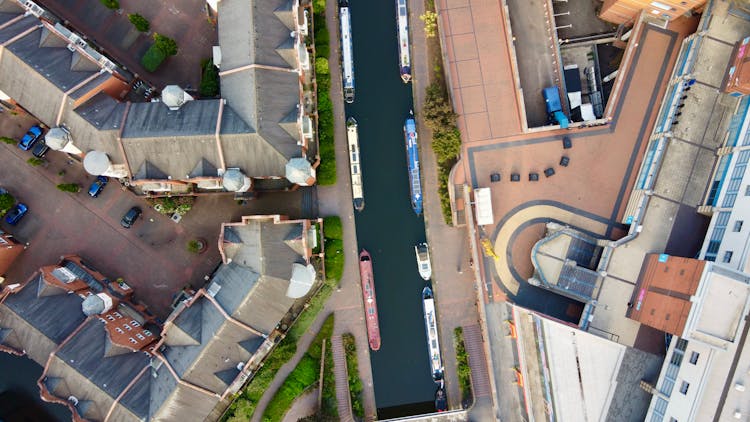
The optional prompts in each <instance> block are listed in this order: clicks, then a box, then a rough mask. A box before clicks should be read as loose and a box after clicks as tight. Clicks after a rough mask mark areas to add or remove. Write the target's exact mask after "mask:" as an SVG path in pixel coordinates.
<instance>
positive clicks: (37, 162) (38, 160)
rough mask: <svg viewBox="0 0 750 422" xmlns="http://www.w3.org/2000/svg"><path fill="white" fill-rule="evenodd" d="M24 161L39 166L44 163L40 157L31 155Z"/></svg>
mask: <svg viewBox="0 0 750 422" xmlns="http://www.w3.org/2000/svg"><path fill="white" fill-rule="evenodd" d="M26 162H27V163H29V164H30V165H32V166H34V167H36V166H41V165H42V164H44V160H43V159H41V158H37V157H31V158H29V159H28V160H26Z"/></svg>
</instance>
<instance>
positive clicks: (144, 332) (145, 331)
mask: <svg viewBox="0 0 750 422" xmlns="http://www.w3.org/2000/svg"><path fill="white" fill-rule="evenodd" d="M143 334H145V335H146V336H148V337H151V336H152V334H151V331H149V330H143Z"/></svg>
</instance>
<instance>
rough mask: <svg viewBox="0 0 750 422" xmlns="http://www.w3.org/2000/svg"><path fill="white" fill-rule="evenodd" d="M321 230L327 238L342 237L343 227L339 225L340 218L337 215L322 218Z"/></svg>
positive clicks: (340, 238)
mask: <svg viewBox="0 0 750 422" xmlns="http://www.w3.org/2000/svg"><path fill="white" fill-rule="evenodd" d="M323 230H324V231H325V236H326V237H327V238H329V239H338V240H343V239H344V229H343V228H342V227H341V219H340V218H339V217H338V216H332V217H326V218H324V219H323Z"/></svg>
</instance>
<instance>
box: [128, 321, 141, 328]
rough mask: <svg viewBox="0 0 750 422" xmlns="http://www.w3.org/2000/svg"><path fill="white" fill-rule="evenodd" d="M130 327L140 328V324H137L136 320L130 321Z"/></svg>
mask: <svg viewBox="0 0 750 422" xmlns="http://www.w3.org/2000/svg"><path fill="white" fill-rule="evenodd" d="M130 325H132V326H133V327H140V326H141V324H139V323H138V321H136V320H132V321H130Z"/></svg>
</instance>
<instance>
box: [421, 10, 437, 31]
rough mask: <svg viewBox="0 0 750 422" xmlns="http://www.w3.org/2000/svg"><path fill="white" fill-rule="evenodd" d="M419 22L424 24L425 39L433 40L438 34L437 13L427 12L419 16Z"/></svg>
mask: <svg viewBox="0 0 750 422" xmlns="http://www.w3.org/2000/svg"><path fill="white" fill-rule="evenodd" d="M419 20H421V21H422V22H424V35H425V37H427V38H433V37H434V36H435V35H436V34H437V13H435V12H433V11H431V10H427V11H425V12H424V14H423V15H420V16H419Z"/></svg>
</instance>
